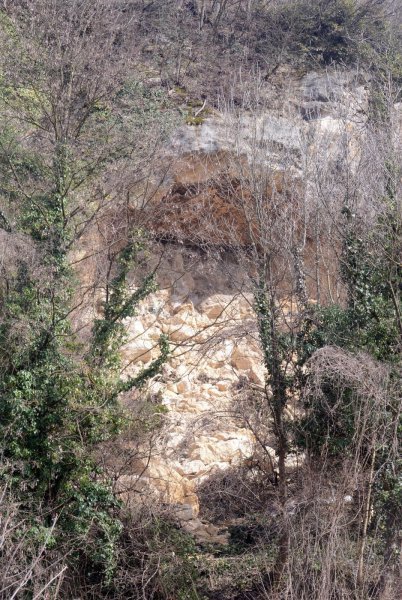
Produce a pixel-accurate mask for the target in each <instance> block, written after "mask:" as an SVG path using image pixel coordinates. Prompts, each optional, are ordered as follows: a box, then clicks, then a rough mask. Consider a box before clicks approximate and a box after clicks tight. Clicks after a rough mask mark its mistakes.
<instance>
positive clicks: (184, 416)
mask: <svg viewBox="0 0 402 600" xmlns="http://www.w3.org/2000/svg"><path fill="white" fill-rule="evenodd" d="M366 110H367V93H366V90H365V87H364V85H363V84H361V83H359V82H358V81H357V79H356V76H355V75H354V74H353V73H348V74H340V73H338V72H336V71H334V72H331V73H327V74H318V73H308V74H307V75H305V76H304V77H302V78H300V77H299V78H294V79H293V80H290V81H288V82H287V83H286V84H284V83H283V84H282V89H281V93H280V94H279V95H278V97H277V98H276V99H274V100H273V101H272V105H271V106H270V105H269V103H267V106H266V108H265V109H264V111H262V112H260V113H259V114H258V115H257V116H255V117H252V116H251V115H250V114H249V113H248V112H247V111H246V110H245V111H243V112H240V113H238V114H237V115H236V116H234V115H233V114H229V113H224V112H222V113H215V114H213V115H212V116H211V117H209V118H207V119H206V120H205V121H204V122H203V124H202V125H200V126H199V127H191V126H188V125H187V126H183V127H181V128H180V129H178V130H177V131H176V132H175V133H174V135H173V137H172V138H171V140H170V142H169V144H168V147H167V149H166V154H167V155H168V156H169V157H170V158H172V162H173V164H174V174H173V176H172V177H171V179H170V181H169V182H168V185H167V188H166V187H165V188H164V189H163V192H162V193H161V194H159V195H158V196H157V199H156V202H158V203H159V204H158V205H157V208H158V210H157V211H155V206H156V204H153V205H151V225H150V227H151V229H152V230H153V232H154V233H155V234H157V236H158V237H159V239H160V240H161V243H162V244H164V246H163V250H161V253H160V256H163V259H162V261H160V262H161V264H160V266H159V275H158V277H159V291H158V292H156V293H155V294H152V296H151V297H150V298H147V300H146V301H145V302H144V303H143V306H142V307H141V310H140V312H139V314H138V315H137V316H136V317H134V318H133V319H131V320H130V322H129V323H128V325H129V340H128V341H127V344H126V345H125V347H124V348H123V358H124V361H125V367H126V373H128V374H131V373H136V372H138V370H139V369H141V368H143V367H144V366H146V365H147V364H149V363H150V361H151V360H152V359H154V358H155V357H156V356H157V355H158V346H157V341H158V339H159V336H160V335H161V333H164V334H167V335H168V336H169V340H170V344H171V347H172V356H171V359H170V361H169V364H168V365H165V366H164V368H163V371H162V374H161V375H160V376H159V377H158V378H157V379H156V381H155V382H154V383H153V385H152V387H151V390H150V393H151V394H154V395H158V397H159V398H160V402H161V404H162V406H163V407H164V408H165V410H166V414H165V415H164V424H163V428H162V432H161V435H160V436H159V438H158V440H157V443H156V446H155V448H154V451H153V452H152V453H151V454H150V457H149V461H148V464H147V466H146V469H145V470H144V473H143V474H142V480H143V481H144V482H145V483H146V485H148V486H149V487H150V488H151V489H152V490H153V491H154V492H155V493H156V494H158V495H159V497H160V499H161V500H162V501H163V502H168V503H170V504H172V505H174V506H175V507H176V512H177V517H178V519H179V520H180V521H181V522H182V523H183V526H185V527H186V529H187V530H188V531H190V532H192V533H194V535H196V536H198V539H200V540H204V541H205V540H206V541H211V540H212V541H215V542H217V543H218V542H219V543H223V542H224V540H225V533H224V532H222V531H220V530H219V529H216V528H215V529H213V528H212V529H211V528H210V529H209V530H208V527H209V526H208V524H206V523H203V522H202V521H200V520H199V519H198V517H197V514H198V508H199V507H198V498H197V486H198V485H199V484H201V483H202V482H203V481H205V479H206V478H208V477H209V476H210V475H212V474H214V473H216V472H218V471H225V470H227V469H229V468H231V467H233V466H236V465H238V464H240V463H242V462H243V461H247V459H249V457H250V456H251V455H252V453H253V443H254V440H253V436H252V434H251V432H250V431H249V430H248V429H246V428H245V426H244V421H243V422H242V419H241V415H239V414H238V413H236V410H235V408H234V404H233V398H234V396H235V392H236V386H238V385H239V382H241V381H242V380H243V379H244V378H245V379H246V380H248V381H250V382H251V383H252V384H254V385H255V386H260V387H262V386H264V379H265V372H264V366H263V361H262V353H261V349H260V347H259V341H258V331H257V324H256V318H255V314H254V310H253V304H254V302H253V295H252V286H251V285H250V279H249V278H250V277H251V276H252V275H253V274H252V273H249V272H245V270H244V268H240V266H239V264H238V263H237V262H236V253H235V251H234V252H232V253H231V251H230V249H231V250H233V249H234V250H235V249H236V248H237V247H239V246H246V247H247V246H248V244H249V243H250V239H251V237H252V238H253V239H257V240H258V236H259V235H260V234H261V232H260V231H259V230H258V229H257V228H255V225H254V223H253V222H246V221H245V217H244V211H243V212H242V211H240V210H239V206H238V200H239V198H241V201H243V202H245V203H247V202H248V201H251V198H252V193H251V192H250V190H249V189H246V188H245V186H244V182H242V181H241V179H240V178H239V177H238V176H237V174H236V169H237V171H238V169H239V165H243V167H244V165H246V164H247V161H248V160H249V159H250V158H251V157H254V158H255V156H258V161H259V168H261V167H262V168H263V169H265V170H269V172H270V173H272V177H271V181H270V184H269V185H267V186H266V188H264V189H263V190H261V193H262V194H265V195H266V196H267V197H268V198H270V197H271V196H272V195H273V194H275V193H278V192H279V195H281V196H283V197H284V199H285V200H284V201H286V202H293V201H295V199H296V198H297V196H298V195H299V194H300V190H301V187H300V181H301V180H302V179H303V181H304V186H305V187H304V189H307V190H308V185H309V180H308V172H307V171H306V170H307V167H306V165H308V164H309V161H310V158H311V157H312V155H313V154H317V153H318V154H319V153H320V152H321V153H325V155H326V157H327V160H333V161H335V162H336V160H337V159H338V155H339V153H340V152H341V151H342V152H344V150H345V144H346V145H347V147H348V150H349V156H350V157H351V165H352V168H353V161H354V160H355V159H357V158H358V156H359V147H360V137H359V136H360V129H361V124H362V123H363V122H364V119H365V114H366ZM401 114H402V110H401ZM401 122H402V119H401ZM246 171H247V168H246ZM290 184H291V185H290ZM288 189H289V191H288ZM159 208H161V210H159ZM154 214H155V215H156V216H155V217H154V216H153V215H154ZM152 219H153V220H152ZM250 236H251V237H250ZM205 245H207V246H208V248H209V249H210V248H211V247H212V248H220V249H222V248H224V249H225V250H224V251H225V252H226V253H227V254H226V255H225V260H219V261H217V260H215V259H214V258H213V255H210V254H208V253H203V248H205ZM194 247H196V248H197V249H194ZM228 249H229V250H228ZM159 260H160V258H159V257H156V258H155V263H157V262H158V261H159ZM286 311H287V312H288V313H291V312H292V307H291V306H288V307H287V309H286V310H285V309H284V313H286ZM211 527H212V526H211Z"/></svg>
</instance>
